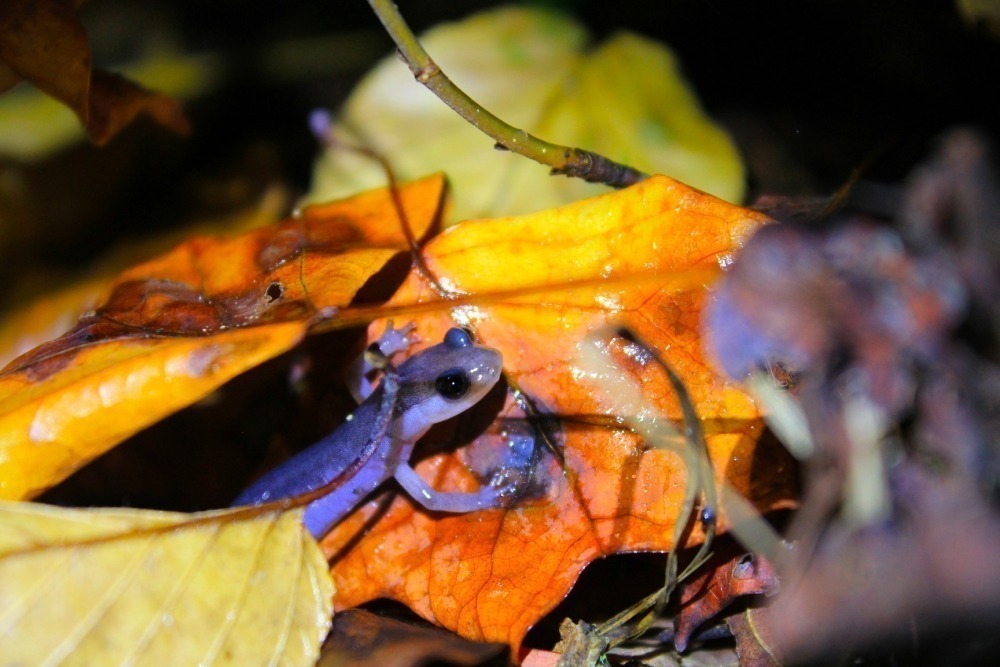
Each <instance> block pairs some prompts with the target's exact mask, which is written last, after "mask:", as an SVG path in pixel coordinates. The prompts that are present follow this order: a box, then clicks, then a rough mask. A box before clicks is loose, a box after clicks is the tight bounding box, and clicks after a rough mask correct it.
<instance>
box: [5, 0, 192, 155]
mask: <svg viewBox="0 0 1000 667" xmlns="http://www.w3.org/2000/svg"><path fill="white" fill-rule="evenodd" d="M80 4H82V0H75V1H72V2H70V1H63V0H5V1H4V2H3V3H0V92H2V91H3V90H6V89H7V88H9V87H11V86H13V85H14V84H16V83H17V82H18V81H20V80H22V79H24V80H27V81H30V82H31V83H32V84H34V85H35V86H36V87H38V88H39V89H40V90H42V91H43V92H45V93H46V94H47V95H51V96H52V97H53V98H55V99H57V100H59V101H60V102H62V103H63V104H65V105H66V106H68V107H69V108H70V109H72V110H73V112H74V113H75V114H76V115H77V116H78V117H79V119H80V122H81V123H82V124H83V126H84V127H85V128H86V130H87V135H88V136H89V137H90V139H91V141H93V142H95V143H97V144H103V143H105V142H106V141H108V139H110V138H111V137H112V136H114V135H115V134H116V133H118V132H119V131H120V130H121V129H122V128H123V127H125V125H127V124H128V123H129V122H131V121H132V120H133V119H134V118H135V117H136V116H137V115H139V114H145V115H148V116H149V117H150V118H152V119H153V120H155V121H156V122H157V123H159V124H160V125H162V126H163V127H166V128H168V129H170V130H173V131H174V132H178V133H181V134H186V133H187V132H188V130H189V126H188V121H187V118H186V117H185V116H184V112H183V111H182V110H181V108H180V105H178V104H177V102H176V101H174V100H173V99H171V98H169V97H166V96H164V95H159V94H157V93H154V92H152V91H149V90H146V89H145V88H143V87H142V86H140V85H138V84H136V83H134V82H132V81H129V80H127V79H125V78H123V77H120V76H117V75H114V74H109V73H107V72H102V71H100V70H92V69H91V62H90V43H89V41H88V39H87V33H86V30H84V27H83V24H82V23H80V19H79V17H78V16H77V8H78V6H79V5H80Z"/></svg>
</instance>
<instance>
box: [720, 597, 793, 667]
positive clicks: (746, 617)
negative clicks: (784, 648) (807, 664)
mask: <svg viewBox="0 0 1000 667" xmlns="http://www.w3.org/2000/svg"><path fill="white" fill-rule="evenodd" d="M727 622H728V624H729V629H730V631H731V632H732V633H733V636H734V637H736V653H737V655H739V656H740V665H742V666H743V667H780V665H781V660H780V658H779V656H778V651H777V649H776V648H775V645H774V639H773V638H772V637H771V633H770V632H768V628H767V624H766V622H767V609H747V610H746V611H744V612H743V613H742V614H737V615H735V616H731V617H729V619H728V620H727Z"/></svg>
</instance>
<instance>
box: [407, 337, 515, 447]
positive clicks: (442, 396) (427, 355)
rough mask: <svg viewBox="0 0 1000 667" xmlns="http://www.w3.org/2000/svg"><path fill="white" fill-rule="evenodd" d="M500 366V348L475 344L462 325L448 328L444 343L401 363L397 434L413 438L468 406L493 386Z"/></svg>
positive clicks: (501, 362)
mask: <svg viewBox="0 0 1000 667" xmlns="http://www.w3.org/2000/svg"><path fill="white" fill-rule="evenodd" d="M502 370H503V357H501V356H500V353H499V352H497V351H496V350H494V349H493V348H491V347H486V346H484V345H476V344H475V343H473V342H472V338H471V337H470V336H469V334H468V333H467V332H466V331H464V330H462V329H457V328H455V329H450V330H449V331H448V333H447V334H445V337H444V342H442V343H438V344H437V345H434V346H432V347H429V348H427V349H426V350H424V351H422V352H420V353H419V354H415V355H413V356H412V357H410V358H409V359H407V360H406V361H404V362H403V363H402V364H401V365H400V366H399V370H398V373H399V395H398V397H397V407H396V414H397V415H398V419H397V422H396V435H397V437H400V438H403V439H406V440H415V439H417V438H419V437H420V436H421V435H423V434H424V432H426V431H427V429H428V428H430V427H431V425H433V424H436V423H437V422H441V421H444V420H446V419H450V418H451V417H454V416H455V415H457V414H459V413H461V412H464V411H465V410H467V409H469V408H470V407H472V406H473V405H475V404H476V403H478V402H479V400H480V399H481V398H482V397H483V396H485V395H486V394H487V393H488V392H489V390H490V389H492V388H493V385H495V384H496V383H497V380H499V379H500V373H501V371H502Z"/></svg>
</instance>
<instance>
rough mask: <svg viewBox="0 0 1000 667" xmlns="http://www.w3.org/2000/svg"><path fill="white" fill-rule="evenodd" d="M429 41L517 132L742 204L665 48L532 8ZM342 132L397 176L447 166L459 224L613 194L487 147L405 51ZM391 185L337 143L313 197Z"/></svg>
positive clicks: (341, 124) (720, 137)
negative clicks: (413, 69) (416, 71)
mask: <svg viewBox="0 0 1000 667" xmlns="http://www.w3.org/2000/svg"><path fill="white" fill-rule="evenodd" d="M421 41H422V43H423V44H424V45H425V47H426V48H427V50H428V52H429V53H430V54H431V56H432V57H433V58H434V59H435V61H436V62H437V63H438V64H439V65H440V66H441V67H442V69H443V70H444V71H445V73H446V74H447V75H448V76H449V77H450V78H451V79H452V80H454V81H455V82H456V83H457V84H458V85H459V86H460V87H461V88H462V89H463V90H465V91H466V92H467V93H469V94H470V95H471V96H472V97H473V99H475V100H476V101H477V102H479V103H480V104H482V105H483V106H484V107H485V108H487V109H489V110H490V111H492V112H493V113H495V114H497V115H498V116H500V117H501V118H503V119H504V120H505V121H507V122H508V123H511V124H512V125H514V126H517V127H520V128H521V129H524V130H527V131H529V132H532V133H534V134H536V135H538V136H540V137H542V138H544V139H546V140H548V141H552V142H556V143H561V144H565V145H568V146H579V147H581V148H586V149H588V150H593V151H596V152H598V153H601V154H603V155H606V156H608V157H610V158H612V159H614V160H618V161H620V162H625V163H627V164H630V165H632V166H635V167H637V168H639V169H642V170H644V171H646V172H648V173H663V174H668V175H669V176H671V177H673V178H675V179H677V180H680V181H683V182H685V183H687V184H689V185H692V186H694V187H696V188H699V189H701V190H704V191H706V192H709V193H711V194H714V195H716V196H718V197H721V198H722V199H726V200H729V201H738V200H739V199H741V198H742V196H743V190H744V171H743V165H742V162H741V160H740V157H739V154H738V153H737V151H736V148H735V146H734V145H733V143H732V141H731V140H730V138H729V137H728V135H727V134H726V133H725V132H724V131H723V130H722V129H721V128H720V127H719V126H718V125H716V124H715V123H713V122H712V121H711V120H710V119H709V118H708V117H707V116H705V114H704V112H703V111H702V109H701V107H700V105H699V103H698V100H697V98H696V97H695V95H694V93H693V92H692V91H691V90H690V88H689V87H688V85H687V83H686V82H685V81H684V79H683V77H682V76H681V72H680V66H679V64H678V62H677V61H676V58H675V57H674V56H673V55H672V54H671V52H670V51H669V49H667V47H666V46H664V45H662V44H659V43H656V42H653V41H651V40H647V39H644V38H642V37H639V36H637V35H634V34H629V33H620V34H617V35H615V36H613V37H612V38H611V39H610V40H608V41H607V42H604V43H603V44H600V45H598V46H597V47H596V48H594V49H593V50H589V51H588V50H586V46H587V34H586V32H585V31H584V29H583V28H582V27H581V26H579V25H578V24H576V23H575V22H573V21H572V20H570V19H568V18H566V17H564V16H561V15H559V14H554V13H550V12H546V11H542V10H538V9H527V8H501V9H497V10H493V11H489V12H484V13H482V14H477V15H475V16H472V17H470V18H468V19H466V20H464V21H460V22H457V23H451V24H446V25H442V26H439V27H437V28H434V29H432V30H430V31H429V32H427V33H426V34H425V35H423V36H422V37H421ZM333 133H334V136H335V137H336V138H337V139H338V140H339V141H340V142H341V145H364V146H368V147H370V148H372V149H374V150H376V151H378V152H379V153H381V154H382V155H384V156H385V157H387V158H388V159H389V161H390V163H391V164H392V166H393V168H394V169H395V170H396V176H397V177H398V178H401V179H405V178H410V177H413V176H416V175H419V174H424V173H427V172H428V171H434V170H444V171H445V173H446V174H447V175H448V178H449V179H450V181H451V183H452V186H453V188H452V192H453V194H454V197H453V207H452V210H451V212H450V214H449V216H448V219H449V220H450V221H455V220H461V219H466V218H476V217H499V216H506V215H518V214H522V213H529V212H534V211H539V210H543V209H547V208H553V207H556V206H560V205H562V204H566V203H569V202H572V201H577V200H580V199H584V198H586V197H590V196H595V195H599V194H603V193H605V192H607V188H606V187H604V186H601V185H594V184H589V183H584V182H583V181H580V180H577V179H567V178H564V177H558V178H551V177H549V176H548V175H547V171H546V169H545V167H542V166H540V165H538V164H536V163H534V162H531V161H529V160H526V159H525V158H523V157H520V156H518V155H514V154H512V153H506V152H498V151H494V150H492V148H491V142H490V140H489V138H487V137H486V136H485V135H484V134H482V133H481V132H479V130H477V129H475V128H473V127H472V126H471V125H469V124H468V123H467V122H466V121H465V120H463V119H462V118H460V117H459V116H458V115H457V114H456V113H455V112H454V111H452V110H451V109H449V108H448V107H447V106H445V104H444V103H443V102H442V101H441V100H439V99H438V98H437V97H435V96H434V95H433V94H432V93H430V92H429V91H428V90H426V89H425V88H424V87H423V86H421V85H419V84H418V83H416V82H415V81H414V80H413V76H412V75H411V74H410V72H409V70H408V69H407V67H406V66H405V65H404V64H403V63H401V62H400V61H399V59H398V58H397V57H396V56H395V55H393V56H391V57H388V58H386V59H385V60H384V61H383V62H382V63H381V64H379V65H378V66H377V67H376V68H375V69H374V70H373V71H372V72H371V73H370V74H369V75H368V76H367V77H365V78H364V79H363V80H362V82H361V83H360V84H359V85H358V86H357V88H355V90H354V92H353V93H352V94H351V96H350V98H349V99H348V101H347V103H346V104H345V105H344V107H343V109H342V110H341V112H340V114H339V115H338V117H337V123H336V124H335V126H334V128H333ZM384 182H385V174H384V173H383V172H382V169H381V167H380V166H379V165H378V164H376V163H375V162H373V161H372V160H371V159H369V158H366V157H364V156H362V155H359V154H357V153H354V152H351V151H349V150H345V149H344V148H342V147H338V146H336V145H335V146H334V148H333V149H332V150H329V151H327V152H326V154H325V155H324V156H323V157H322V159H321V160H320V162H319V163H318V165H317V167H316V171H315V175H314V184H313V188H312V191H311V192H310V193H309V195H308V197H307V200H308V201H321V200H324V199H330V198H334V197H340V196H344V195H346V194H350V193H353V192H357V191H359V190H364V189H367V188H371V187H374V186H377V185H381V184H383V183H384Z"/></svg>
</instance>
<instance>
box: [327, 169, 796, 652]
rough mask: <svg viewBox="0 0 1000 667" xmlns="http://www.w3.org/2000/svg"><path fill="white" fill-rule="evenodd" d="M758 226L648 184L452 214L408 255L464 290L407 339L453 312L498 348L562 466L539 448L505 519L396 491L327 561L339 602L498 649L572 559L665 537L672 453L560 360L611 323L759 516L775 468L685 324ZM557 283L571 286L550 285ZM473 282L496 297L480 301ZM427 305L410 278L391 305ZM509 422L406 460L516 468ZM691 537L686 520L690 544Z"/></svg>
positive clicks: (576, 562) (715, 204)
mask: <svg viewBox="0 0 1000 667" xmlns="http://www.w3.org/2000/svg"><path fill="white" fill-rule="evenodd" d="M766 221H767V220H766V218H764V217H763V216H761V215H760V214H758V213H755V212H753V211H749V210H746V209H742V208H739V207H735V206H731V205H729V204H726V203H725V202H722V201H720V200H718V199H715V198H714V197H711V196H708V195H705V194H703V193H700V192H698V191H696V190H693V189H691V188H688V187H686V186H684V185H682V184H680V183H677V182H676V181H673V180H671V179H668V178H665V177H654V178H651V179H649V180H647V181H645V182H643V183H641V184H639V185H637V186H634V187H632V188H629V189H628V190H624V191H621V192H618V193H612V194H609V195H605V196H602V197H598V198H594V199H590V200H586V201H582V202H578V203H576V204H572V205H570V206H565V207H562V208H558V209H553V210H549V211H545V212H543V213H539V214H536V215H531V216H523V217H517V218H501V219H495V220H479V221H473V222H467V223H463V224H461V225H458V226H456V227H454V228H452V229H450V230H448V232H447V233H445V234H442V235H441V236H439V237H437V238H436V239H434V240H433V241H432V242H431V243H429V244H428V245H427V247H426V250H425V258H426V261H427V263H428V266H429V267H430V270H431V271H432V272H433V273H434V274H435V275H436V276H437V277H438V278H439V279H440V281H441V282H442V284H444V285H446V286H448V287H449V288H451V289H453V290H455V291H457V292H459V293H469V294H477V295H480V297H479V298H478V299H477V300H476V301H475V303H473V304H471V305H464V306H455V307H453V308H452V309H451V318H449V317H445V316H440V317H436V318H435V317H430V316H428V317H422V318H420V319H418V321H417V330H418V331H419V333H420V335H421V337H422V338H423V339H424V340H425V341H435V340H439V339H440V338H441V336H442V335H443V334H444V331H445V329H446V328H447V327H449V326H452V325H453V323H454V322H458V323H460V324H464V325H468V326H471V327H473V328H474V329H475V331H476V332H477V335H478V336H479V338H480V339H481V341H482V342H483V343H484V344H487V345H490V346H493V347H495V348H497V349H499V350H501V352H502V353H503V357H504V370H505V373H506V376H507V377H508V378H509V379H510V380H511V381H513V382H516V384H517V385H518V386H519V387H520V388H521V389H522V390H523V391H524V392H525V394H527V395H528V396H530V397H532V398H533V399H534V401H535V402H536V403H537V404H538V405H539V406H541V409H542V411H543V413H544V414H548V415H552V416H555V417H557V418H558V419H557V420H556V421H552V420H551V419H550V422H549V424H548V425H549V427H551V428H552V429H553V430H554V431H556V433H555V434H554V435H555V439H556V442H557V445H558V447H559V449H560V450H561V451H562V453H563V456H564V459H565V472H564V470H563V468H562V467H561V466H560V463H559V462H558V461H557V460H556V459H555V458H554V457H553V456H551V455H548V454H545V455H543V456H542V458H541V460H540V461H539V462H538V467H537V470H536V471H535V475H534V480H533V482H532V484H531V485H529V490H528V491H527V493H526V495H525V496H524V497H523V498H521V499H520V500H519V502H518V503H517V504H516V505H515V507H513V508H512V509H510V510H507V511H501V510H493V511H484V512H478V513H472V514H468V515H461V516H445V515H429V514H426V513H423V512H416V511H415V510H414V508H413V506H412V505H411V504H410V503H409V502H408V501H407V500H406V499H398V500H396V501H395V503H394V504H392V505H391V506H390V507H389V509H388V511H387V512H386V513H385V515H384V516H382V518H381V519H380V520H379V521H378V523H376V524H375V525H374V526H373V527H370V529H368V530H367V532H365V534H364V536H363V537H362V538H361V539H360V541H358V542H357V543H356V544H354V545H353V546H352V549H351V550H350V551H348V552H347V553H344V554H340V559H339V560H338V561H337V562H336V563H335V566H334V570H333V571H334V577H335V580H336V581H337V585H338V591H339V593H338V600H337V603H338V605H342V606H351V605H354V604H359V603H361V602H363V601H365V600H369V599H372V598H376V597H383V596H385V597H391V598H394V599H397V600H400V601H402V602H404V603H405V604H407V605H408V606H410V607H411V608H412V609H414V610H415V611H417V613H419V614H421V615H422V616H424V617H425V618H427V619H429V620H433V621H435V622H437V623H439V624H441V625H443V626H445V627H447V628H449V629H452V630H455V631H456V632H458V633H459V634H461V635H463V636H466V637H469V638H472V639H486V640H490V641H505V642H508V643H510V644H511V645H512V646H513V647H514V648H515V650H516V649H517V647H518V646H519V644H520V641H521V639H522V637H523V636H524V633H525V632H526V631H527V629H528V628H530V627H531V625H532V624H533V623H535V621H537V620H538V619H539V618H541V617H542V616H544V615H545V614H546V613H548V612H549V611H550V610H551V609H552V608H553V607H554V606H555V605H556V604H557V603H558V602H559V600H561V599H562V597H563V596H564V595H565V594H566V592H567V591H568V590H569V588H570V587H571V586H572V585H573V582H574V581H575V580H576V578H577V576H578V575H579V573H580V571H581V570H582V569H583V567H584V566H585V565H586V564H587V563H589V562H590V561H592V560H594V559H596V558H599V557H601V556H604V555H608V554H612V553H617V552H623V551H638V550H666V549H668V548H670V547H671V546H672V544H671V540H672V537H671V536H672V531H673V528H674V522H675V520H676V516H677V513H678V511H679V506H680V503H681V500H682V498H683V495H684V483H685V479H686V471H685V470H684V469H683V466H682V465H681V462H680V459H679V458H678V457H677V456H676V455H675V454H674V453H672V452H668V451H664V450H650V449H649V448H648V447H647V446H646V445H644V444H643V443H642V442H640V441H639V440H638V439H637V438H636V437H635V436H634V435H632V434H630V433H628V432H626V431H625V430H624V429H622V428H620V427H618V426H616V423H615V421H614V419H615V417H616V415H615V414H613V411H611V410H609V409H608V405H609V404H610V403H611V401H608V400H605V399H604V398H602V395H601V393H600V392H599V391H596V390H594V388H593V385H592V383H591V382H590V378H587V377H584V376H585V375H586V374H585V373H584V372H582V371H581V370H580V369H579V368H578V367H577V365H576V362H575V360H576V358H577V356H578V353H577V346H578V344H579V343H580V342H581V341H583V339H584V338H585V336H586V334H587V333H588V332H589V331H592V330H595V329H597V328H599V327H603V326H606V325H608V324H610V323H616V324H624V325H626V326H628V327H629V328H631V329H632V330H633V331H635V332H636V333H637V335H639V336H640V337H641V338H642V339H643V340H644V341H645V342H647V343H648V344H650V345H652V346H654V347H655V348H656V349H657V350H659V352H660V353H661V354H663V355H664V357H665V358H666V359H667V360H668V362H669V363H670V364H672V365H673V367H674V370H675V371H676V372H677V373H678V374H679V375H680V376H681V377H682V379H683V380H684V382H685V384H686V385H687V387H688V390H689V392H690V394H691V396H692V398H693V400H694V402H695V405H696V407H697V409H698V411H699V414H700V416H701V418H702V419H703V420H704V427H705V430H706V433H707V439H708V443H709V448H710V450H711V456H712V460H713V462H714V465H715V470H716V474H717V476H718V477H720V478H721V477H725V478H726V479H727V480H728V481H729V483H731V484H732V485H734V486H735V487H736V488H737V489H738V490H739V491H740V492H741V493H742V494H744V495H745V496H746V497H748V498H750V499H751V500H752V501H753V502H754V503H755V504H756V505H757V506H758V507H759V508H762V509H768V508H771V507H774V506H778V505H781V503H782V502H784V501H786V500H787V499H788V498H789V497H790V494H791V490H790V489H789V480H788V479H787V478H788V470H789V467H788V463H787V461H782V459H780V458H778V459H775V457H776V456H781V454H780V453H779V452H775V451H773V450H766V449H765V450H759V449H755V442H756V439H757V436H758V434H759V432H760V421H759V415H758V413H757V411H756V408H755V407H754V404H753V402H752V401H751V399H750V398H749V397H748V396H747V395H745V394H744V393H743V392H742V391H740V390H739V389H737V388H736V386H734V385H732V384H729V383H727V382H726V381H725V380H723V379H722V378H720V377H719V376H717V375H716V374H715V373H713V372H712V371H711V370H710V368H709V367H708V365H707V364H706V362H705V360H704V357H703V355H702V352H701V340H700V333H699V318H700V311H701V306H702V304H703V302H704V300H705V298H706V293H705V290H704V285H705V284H706V283H707V282H709V281H710V280H711V276H712V275H714V274H715V273H717V271H718V269H719V267H720V266H726V265H727V264H728V263H729V262H730V259H731V255H732V253H734V252H735V251H736V249H737V248H738V247H739V245H740V243H741V241H742V239H743V238H745V236H746V235H748V234H749V233H750V232H751V231H752V230H754V229H755V228H757V227H758V226H760V225H761V224H763V223H765V222H766ZM566 283H575V284H576V285H578V287H575V288H573V289H571V290H569V289H559V287H560V286H564V285H565V284H566ZM490 292H493V293H498V292H499V293H502V296H501V297H496V298H495V299H489V298H487V297H485V296H482V295H484V294H488V293H490ZM436 298H437V297H436V296H435V293H434V292H433V291H432V290H431V289H430V288H429V287H428V286H427V285H426V284H425V283H424V282H423V280H422V279H421V278H420V277H418V276H416V275H411V277H410V278H409V279H408V280H407V282H406V283H404V285H403V287H402V288H401V289H400V291H399V292H397V294H396V295H395V296H394V297H393V300H392V302H391V303H394V304H409V303H414V302H422V301H432V300H436ZM374 326H381V325H380V324H376V325H374ZM373 331H374V330H373ZM607 353H608V354H609V355H610V356H612V357H613V358H614V359H615V361H616V363H617V364H619V365H620V366H622V367H623V368H626V369H628V375H629V376H630V377H629V379H630V380H631V381H634V382H638V383H639V384H640V386H641V387H642V389H643V397H644V398H645V399H646V400H648V401H649V402H651V403H652V404H653V405H654V406H656V407H658V408H659V409H660V410H661V411H662V412H664V413H665V414H667V415H668V416H670V418H672V419H676V418H678V417H679V415H680V409H679V406H678V403H677V401H676V398H675V397H674V396H673V395H672V393H671V391H670V389H669V384H668V382H667V381H666V379H665V378H663V377H662V374H661V373H657V372H655V370H654V369H652V368H650V367H643V366H642V365H641V364H640V363H638V361H637V360H635V359H630V358H627V357H626V356H625V355H624V354H623V350H621V349H619V348H615V347H613V346H612V347H611V348H609V349H608V350H607ZM494 410H495V407H494ZM511 410H512V408H508V411H507V412H505V413H504V415H503V416H504V417H509V416H510V414H511ZM470 418H471V419H473V420H474V419H475V418H476V417H475V416H474V415H470ZM602 419H603V420H604V421H603V422H601V420H602ZM595 421H596V422H597V423H595ZM522 424H523V422H522ZM514 425H516V422H512V421H510V420H506V421H503V420H501V422H500V423H499V425H498V426H497V427H496V432H494V433H493V434H492V437H490V434H487V435H486V436H484V437H482V438H480V439H479V440H477V441H476V442H475V443H473V445H472V446H470V447H468V448H465V449H464V450H461V451H459V452H457V453H454V454H439V455H436V456H432V457H430V458H428V459H426V460H424V461H423V462H421V463H420V464H419V466H418V470H419V471H420V472H421V474H422V475H423V477H424V478H425V479H428V480H432V485H433V486H434V487H435V488H438V489H443V490H468V489H472V488H475V487H476V486H477V485H478V484H479V483H481V480H488V479H490V478H491V476H492V475H493V474H494V473H495V472H497V471H498V470H499V471H504V470H507V469H510V468H511V467H516V465H518V464H517V463H516V462H512V457H513V458H516V454H517V452H516V451H515V449H516V448H513V447H512V446H511V444H510V443H511V442H514V441H516V440H517V437H516V435H515V427H514ZM530 432H531V431H530V429H528V433H530ZM535 446H538V447H541V445H540V444H538V443H537V442H536V443H535ZM470 471H474V472H470ZM375 507H376V504H370V505H368V506H367V507H366V508H364V509H363V511H361V512H359V513H358V514H356V515H355V516H354V517H352V518H351V519H349V520H347V521H346V522H345V523H344V524H342V525H341V526H340V527H338V529H336V530H335V531H334V532H333V533H331V534H330V535H329V536H327V539H326V540H325V541H324V543H323V544H324V548H325V549H327V552H328V553H338V552H339V550H340V548H341V547H342V546H343V545H344V544H346V543H347V541H348V540H349V539H350V538H351V537H352V536H354V535H355V534H357V533H358V532H359V531H360V530H362V528H363V524H364V521H365V519H366V517H368V516H370V515H371V514H372V513H373V512H374V509H375ZM726 525H727V523H726V517H725V516H723V517H722V518H721V526H722V527H723V528H725V527H726ZM700 538H701V533H700V530H699V529H698V528H697V527H696V528H695V529H694V531H693V533H692V537H691V542H690V543H696V542H697V541H699V540H700Z"/></svg>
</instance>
